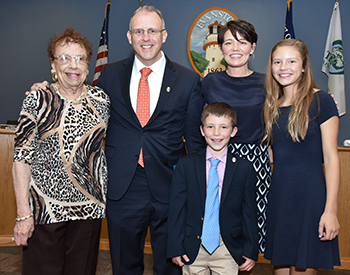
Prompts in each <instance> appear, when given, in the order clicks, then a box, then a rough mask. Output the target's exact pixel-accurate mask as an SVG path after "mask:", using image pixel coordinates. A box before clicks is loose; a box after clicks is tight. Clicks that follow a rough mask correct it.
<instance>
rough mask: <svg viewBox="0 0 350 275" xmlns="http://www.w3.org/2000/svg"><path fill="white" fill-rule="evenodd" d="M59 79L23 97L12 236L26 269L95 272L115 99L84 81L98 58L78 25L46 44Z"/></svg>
mask: <svg viewBox="0 0 350 275" xmlns="http://www.w3.org/2000/svg"><path fill="white" fill-rule="evenodd" d="M48 55H49V59H50V63H51V68H52V70H51V73H52V79H53V81H54V83H52V84H50V85H49V86H48V87H47V88H46V90H45V91H44V90H42V89H40V90H38V91H31V92H30V94H29V95H28V96H27V97H26V98H25V100H24V101H23V105H22V110H21V113H20V117H19V120H18V121H19V123H18V127H17V130H16V138H15V152H14V162H13V182H14V189H15V195H16V203H17V218H16V225H15V228H14V237H13V241H14V242H15V243H16V245H18V246H20V245H22V246H23V253H22V274H36V275H38V274H45V275H46V274H60V275H61V274H65V275H66V274H95V272H96V266H97V256H98V248H99V239H100V230H101V221H102V218H104V217H105V203H106V191H107V166H106V160H105V155H104V151H103V138H104V135H105V133H106V129H107V125H108V120H109V105H110V101H109V97H108V96H107V94H105V93H104V91H103V90H101V89H99V88H96V87H91V86H90V85H87V84H84V81H85V79H86V76H87V74H88V66H89V64H90V59H91V55H92V48H91V44H90V43H89V41H88V40H87V39H86V38H85V37H84V36H82V35H81V34H80V33H79V32H78V31H76V30H74V29H71V28H69V29H66V30H64V31H63V32H61V33H59V34H57V35H55V36H54V37H52V38H51V40H50V42H49V45H48Z"/></svg>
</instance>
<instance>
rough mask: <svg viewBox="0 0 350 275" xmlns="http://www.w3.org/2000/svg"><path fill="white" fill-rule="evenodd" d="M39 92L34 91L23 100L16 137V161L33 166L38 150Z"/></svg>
mask: <svg viewBox="0 0 350 275" xmlns="http://www.w3.org/2000/svg"><path fill="white" fill-rule="evenodd" d="M39 95H40V92H39V91H32V92H30V94H29V95H28V96H27V97H26V98H25V99H24V100H23V104H22V109H21V112H20V115H19V119H18V126H17V129H16V136H15V149H14V158H13V160H14V161H18V162H24V163H26V164H31V163H32V160H33V157H34V154H35V150H36V148H37V142H38V138H37V134H38V132H37V123H36V121H37V114H38V112H39V110H38V106H39V104H38V101H39V98H40V96H39Z"/></svg>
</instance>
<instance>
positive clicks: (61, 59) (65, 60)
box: [54, 54, 87, 64]
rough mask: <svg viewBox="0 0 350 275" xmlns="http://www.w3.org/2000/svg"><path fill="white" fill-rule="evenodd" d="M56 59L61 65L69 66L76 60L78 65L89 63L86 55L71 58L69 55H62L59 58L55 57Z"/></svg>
mask: <svg viewBox="0 0 350 275" xmlns="http://www.w3.org/2000/svg"><path fill="white" fill-rule="evenodd" d="M54 59H57V60H58V62H60V63H61V64H68V63H70V62H71V61H72V59H75V62H77V64H86V63H87V58H86V56H85V55H77V56H70V55H68V54H61V55H60V56H59V57H54Z"/></svg>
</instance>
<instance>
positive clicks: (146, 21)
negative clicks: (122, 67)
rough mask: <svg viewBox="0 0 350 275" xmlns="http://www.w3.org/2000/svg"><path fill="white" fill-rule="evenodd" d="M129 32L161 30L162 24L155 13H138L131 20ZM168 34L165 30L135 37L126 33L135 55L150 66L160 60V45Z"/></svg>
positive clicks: (135, 35) (133, 34)
mask: <svg viewBox="0 0 350 275" xmlns="http://www.w3.org/2000/svg"><path fill="white" fill-rule="evenodd" d="M130 26H131V30H136V29H143V30H148V29H157V30H162V27H163V24H162V20H161V19H160V17H159V16H158V15H157V14H156V13H155V12H139V13H136V14H135V16H134V17H133V18H132V20H131V24H130ZM167 36H168V34H167V32H166V30H164V31H161V32H159V33H156V34H153V35H152V34H148V33H147V31H145V32H144V34H142V35H137V34H135V33H131V32H130V31H128V33H127V38H128V40H129V43H130V44H131V45H132V47H133V49H134V51H135V55H136V56H137V58H138V59H139V60H140V61H141V62H142V63H143V64H144V65H145V66H151V65H152V64H154V63H155V62H156V61H158V60H159V59H160V58H161V56H162V55H161V49H162V44H163V43H164V42H165V41H166V38H167Z"/></svg>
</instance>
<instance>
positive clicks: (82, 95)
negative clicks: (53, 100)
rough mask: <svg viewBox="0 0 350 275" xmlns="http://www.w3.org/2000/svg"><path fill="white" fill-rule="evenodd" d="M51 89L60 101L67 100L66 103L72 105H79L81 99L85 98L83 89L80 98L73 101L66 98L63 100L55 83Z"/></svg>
mask: <svg viewBox="0 0 350 275" xmlns="http://www.w3.org/2000/svg"><path fill="white" fill-rule="evenodd" d="M53 87H54V89H55V91H56V93H57V94H58V95H59V96H60V97H61V98H62V99H64V100H67V101H68V103H72V104H73V105H78V104H80V102H81V99H82V98H83V97H84V96H85V93H84V87H83V90H82V92H81V94H80V96H79V97H77V98H75V99H68V98H65V97H64V96H63V95H62V94H61V93H60V90H59V89H58V84H57V83H55V84H54V85H53Z"/></svg>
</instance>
